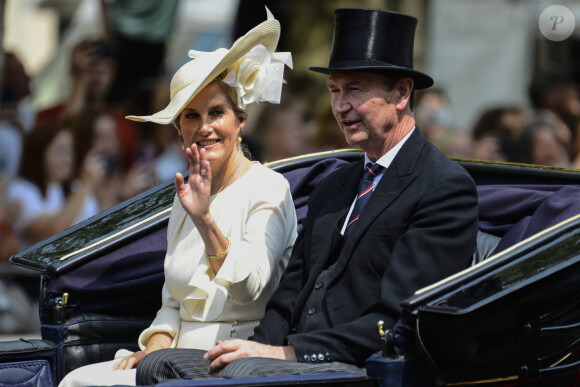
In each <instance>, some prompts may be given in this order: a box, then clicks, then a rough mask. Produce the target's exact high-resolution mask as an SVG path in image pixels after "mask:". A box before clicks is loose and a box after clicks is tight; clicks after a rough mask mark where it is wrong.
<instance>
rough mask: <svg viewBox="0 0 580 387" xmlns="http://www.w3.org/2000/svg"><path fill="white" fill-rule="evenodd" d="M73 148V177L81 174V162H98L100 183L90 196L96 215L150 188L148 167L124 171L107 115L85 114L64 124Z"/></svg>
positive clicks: (116, 136)
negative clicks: (69, 134)
mask: <svg viewBox="0 0 580 387" xmlns="http://www.w3.org/2000/svg"><path fill="white" fill-rule="evenodd" d="M68 124H69V125H70V127H71V129H72V131H73V134H74V144H75V160H77V163H76V166H75V173H74V176H75V177H77V178H80V177H81V176H82V174H83V168H84V161H85V160H87V159H90V158H95V159H97V160H98V162H99V164H100V167H101V168H102V171H101V173H102V175H103V179H102V180H101V182H100V184H98V186H96V187H95V190H94V193H95V197H96V199H97V202H98V205H99V211H104V210H106V209H108V208H111V207H113V206H114V205H116V204H118V203H120V202H122V201H124V200H127V199H129V198H131V197H133V196H135V195H137V194H139V193H141V192H143V191H145V190H146V189H149V188H151V187H153V185H154V181H153V175H152V173H153V172H152V166H151V165H147V164H140V163H139V162H135V163H133V164H132V165H131V166H129V167H126V166H125V165H124V163H123V159H122V156H123V152H122V148H121V143H120V139H119V128H118V126H117V122H116V121H115V119H114V117H113V116H111V115H110V114H109V113H107V112H105V111H102V112H93V111H85V112H82V113H81V114H78V115H76V116H74V117H71V118H70V119H69V120H68Z"/></svg>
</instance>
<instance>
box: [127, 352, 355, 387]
mask: <svg viewBox="0 0 580 387" xmlns="http://www.w3.org/2000/svg"><path fill="white" fill-rule="evenodd" d="M205 352H206V351H201V350H196V349H183V348H177V349H165V350H160V351H155V352H152V353H150V354H149V355H147V356H146V357H145V358H144V359H143V360H142V361H141V362H140V363H139V366H138V367H137V385H151V384H157V383H162V382H165V381H168V380H175V379H190V380H195V379H208V378H210V375H208V368H209V362H208V361H206V360H204V359H203V354H204V353H205ZM325 372H348V373H353V374H357V375H361V376H366V370H365V368H359V367H357V366H354V365H352V364H346V363H339V362H333V363H299V362H293V361H287V360H278V359H268V358H260V357H250V358H246V359H240V360H236V361H235V362H233V363H231V364H229V365H228V366H227V367H225V368H224V369H223V370H222V372H221V375H220V377H222V378H243V377H264V376H282V375H304V374H316V373H325Z"/></svg>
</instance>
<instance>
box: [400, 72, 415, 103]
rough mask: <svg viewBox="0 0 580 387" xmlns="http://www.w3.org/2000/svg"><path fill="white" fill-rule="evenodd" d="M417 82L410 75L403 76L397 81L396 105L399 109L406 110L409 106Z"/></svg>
mask: <svg viewBox="0 0 580 387" xmlns="http://www.w3.org/2000/svg"><path fill="white" fill-rule="evenodd" d="M414 85H415V82H414V81H413V79H411V78H409V77H405V78H401V79H399V80H398V81H397V84H396V85H395V90H396V91H397V102H396V104H395V107H396V108H397V110H404V109H405V108H407V107H409V108H410V105H409V101H410V99H411V92H412V91H413V86H414Z"/></svg>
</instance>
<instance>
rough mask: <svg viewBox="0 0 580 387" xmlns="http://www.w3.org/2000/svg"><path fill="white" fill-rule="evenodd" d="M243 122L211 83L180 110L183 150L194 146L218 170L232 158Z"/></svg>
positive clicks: (217, 85)
mask: <svg viewBox="0 0 580 387" xmlns="http://www.w3.org/2000/svg"><path fill="white" fill-rule="evenodd" d="M244 121H245V119H244V117H240V116H236V113H235V112H234V110H233V107H232V105H231V103H230V101H229V100H228V98H227V97H226V94H225V93H224V92H223V90H222V89H221V87H220V85H219V84H218V83H217V82H213V83H210V84H209V85H208V86H206V87H205V88H204V89H203V90H202V91H201V92H200V93H199V94H198V95H197V96H196V97H195V98H194V99H193V100H192V101H191V102H190V103H189V104H188V105H187V106H186V107H185V109H183V111H182V112H181V114H180V115H179V120H178V125H177V127H178V129H177V130H178V131H179V135H180V136H181V137H182V138H183V142H184V143H185V146H187V147H189V146H190V145H192V144H196V145H197V147H198V149H201V148H204V149H205V152H206V157H207V159H208V161H209V162H210V163H211V164H212V167H218V168H220V166H221V165H225V164H227V162H228V161H229V160H233V159H234V158H235V152H234V150H235V149H236V143H237V137H238V135H239V133H240V128H241V127H242V126H243V124H244ZM224 163H225V164H224ZM212 170H213V169H212Z"/></svg>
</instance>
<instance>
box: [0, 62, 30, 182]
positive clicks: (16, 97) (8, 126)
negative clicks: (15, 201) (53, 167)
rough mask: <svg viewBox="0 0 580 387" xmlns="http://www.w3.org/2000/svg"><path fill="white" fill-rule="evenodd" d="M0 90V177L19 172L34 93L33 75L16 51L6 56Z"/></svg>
mask: <svg viewBox="0 0 580 387" xmlns="http://www.w3.org/2000/svg"><path fill="white" fill-rule="evenodd" d="M1 66H2V78H1V84H0V86H1V87H2V89H1V93H0V180H1V179H8V180H9V179H12V178H13V177H15V176H16V174H17V173H18V167H19V164H20V155H21V152H22V141H23V136H24V133H25V132H26V131H27V130H28V129H29V125H30V123H29V122H28V121H29V120H28V119H27V118H26V117H27V116H26V115H23V114H22V113H23V111H26V109H22V108H23V105H24V104H25V101H26V100H27V97H29V95H30V78H29V77H28V74H27V73H26V71H25V70H24V66H23V65H22V62H20V60H19V59H18V57H17V56H16V55H14V54H12V53H9V52H5V53H4V55H3V57H2V64H1Z"/></svg>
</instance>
